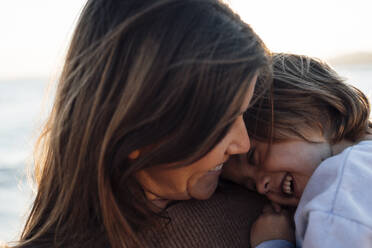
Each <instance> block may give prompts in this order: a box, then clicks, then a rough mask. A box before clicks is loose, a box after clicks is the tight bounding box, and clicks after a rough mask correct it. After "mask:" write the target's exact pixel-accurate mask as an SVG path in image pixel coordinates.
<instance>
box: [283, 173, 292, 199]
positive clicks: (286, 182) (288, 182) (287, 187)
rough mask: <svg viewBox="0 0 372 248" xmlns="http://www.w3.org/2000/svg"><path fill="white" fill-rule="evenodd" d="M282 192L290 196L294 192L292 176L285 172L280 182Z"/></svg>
mask: <svg viewBox="0 0 372 248" xmlns="http://www.w3.org/2000/svg"><path fill="white" fill-rule="evenodd" d="M282 192H283V193H284V194H285V195H287V196H292V195H293V192H294V180H293V177H292V176H291V175H290V174H289V173H287V175H286V176H285V177H284V179H283V182H282Z"/></svg>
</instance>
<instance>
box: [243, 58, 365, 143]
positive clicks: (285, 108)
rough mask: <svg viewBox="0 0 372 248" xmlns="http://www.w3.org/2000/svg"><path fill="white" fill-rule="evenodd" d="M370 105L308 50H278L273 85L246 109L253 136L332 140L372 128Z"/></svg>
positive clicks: (353, 138) (356, 136) (359, 134)
mask: <svg viewBox="0 0 372 248" xmlns="http://www.w3.org/2000/svg"><path fill="white" fill-rule="evenodd" d="M369 115H370V104H369V102H368V99H367V97H366V96H365V95H364V94H363V93H362V92H361V91H360V90H358V89H357V88H355V87H353V86H351V85H348V84H346V83H345V82H344V80H343V79H342V78H341V77H340V76H339V75H338V74H337V73H336V72H335V71H334V70H333V69H332V68H331V67H330V66H329V65H327V64H326V63H325V62H323V61H321V60H318V59H315V58H310V57H307V56H304V55H295V54H283V53H279V54H274V55H273V84H272V89H271V91H268V92H266V94H265V97H263V98H262V99H261V100H260V101H259V102H257V103H256V104H255V105H254V106H253V107H252V108H250V109H249V110H248V111H247V113H246V120H247V121H246V125H247V128H248V130H249V132H250V135H251V136H253V138H255V139H258V140H265V141H267V140H271V141H272V142H280V141H284V140H287V139H289V138H294V137H297V138H300V139H304V140H306V141H308V142H316V140H314V139H313V137H312V134H313V133H314V132H317V133H319V134H320V135H323V136H324V137H326V138H327V140H328V141H329V142H330V143H337V142H339V141H341V140H343V139H347V140H350V141H357V140H359V139H361V138H362V137H363V136H364V135H365V134H366V133H367V132H368V133H370V127H371V121H370V120H369Z"/></svg>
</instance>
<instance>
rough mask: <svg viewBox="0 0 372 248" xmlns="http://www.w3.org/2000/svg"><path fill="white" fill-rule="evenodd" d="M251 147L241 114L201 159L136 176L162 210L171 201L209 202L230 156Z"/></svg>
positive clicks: (165, 166) (246, 101) (246, 105)
mask: <svg viewBox="0 0 372 248" xmlns="http://www.w3.org/2000/svg"><path fill="white" fill-rule="evenodd" d="M256 79H257V76H255V77H254V78H253V80H252V82H251V84H250V87H249V89H248V92H247V94H246V96H245V100H244V102H243V105H242V106H241V113H243V112H244V111H245V110H246V109H247V108H248V105H249V103H250V101H251V98H252V95H253V90H254V86H255V83H256ZM195 138H197V137H195ZM249 148H250V143H249V137H248V133H247V131H246V127H245V124H244V120H243V116H242V115H240V116H238V118H237V119H236V120H235V121H234V123H233V124H232V126H231V128H230V129H229V131H228V133H227V134H226V136H225V137H224V138H223V139H222V140H221V141H220V142H219V143H218V144H217V145H216V146H215V147H214V148H213V149H212V150H211V151H210V152H209V153H207V154H206V155H205V156H204V157H202V158H201V159H199V160H198V161H196V162H194V163H192V164H190V165H188V166H184V167H178V168H177V167H176V168H170V166H169V165H164V166H163V165H159V166H153V167H150V168H146V169H144V170H141V171H139V172H138V173H137V174H136V178H137V180H138V181H139V183H140V184H141V185H142V187H143V189H144V191H145V194H146V196H147V198H148V199H149V200H151V201H152V202H153V203H154V204H155V205H156V206H158V207H161V208H163V207H165V206H166V204H167V203H168V202H169V201H171V200H187V199H191V198H195V199H208V198H209V197H210V196H211V195H212V194H213V193H214V191H215V189H216V187H217V184H218V179H219V176H220V174H221V170H222V167H223V166H224V164H225V162H226V161H227V160H228V159H229V157H230V156H231V155H234V154H240V153H246V152H248V150H249Z"/></svg>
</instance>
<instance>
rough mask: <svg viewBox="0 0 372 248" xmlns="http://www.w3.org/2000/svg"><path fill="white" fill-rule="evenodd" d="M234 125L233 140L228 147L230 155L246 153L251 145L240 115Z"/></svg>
mask: <svg viewBox="0 0 372 248" xmlns="http://www.w3.org/2000/svg"><path fill="white" fill-rule="evenodd" d="M240 118H241V120H238V123H236V126H235V127H234V133H233V140H232V142H231V143H230V145H229V147H228V153H229V154H230V155H234V154H242V153H247V152H248V151H249V148H250V147H251V143H250V141H249V136H248V132H247V128H246V127H245V124H244V120H243V118H242V117H240Z"/></svg>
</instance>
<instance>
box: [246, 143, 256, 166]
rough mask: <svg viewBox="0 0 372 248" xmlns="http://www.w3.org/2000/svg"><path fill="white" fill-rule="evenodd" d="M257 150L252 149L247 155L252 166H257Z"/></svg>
mask: <svg viewBox="0 0 372 248" xmlns="http://www.w3.org/2000/svg"><path fill="white" fill-rule="evenodd" d="M255 150H256V149H255V148H254V147H252V148H251V149H250V150H249V151H248V153H247V161H248V163H249V164H250V165H255V161H254V152H255Z"/></svg>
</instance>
